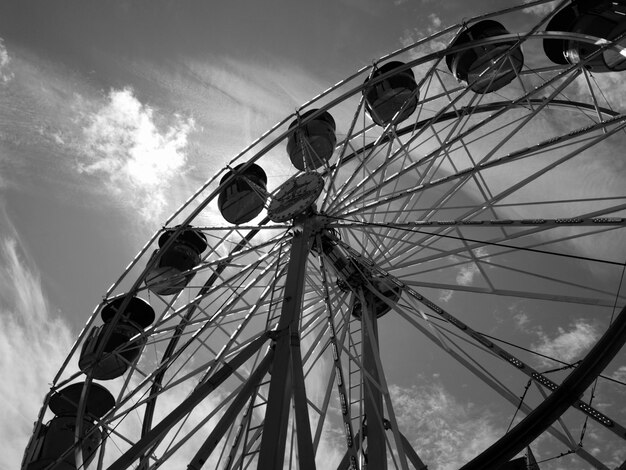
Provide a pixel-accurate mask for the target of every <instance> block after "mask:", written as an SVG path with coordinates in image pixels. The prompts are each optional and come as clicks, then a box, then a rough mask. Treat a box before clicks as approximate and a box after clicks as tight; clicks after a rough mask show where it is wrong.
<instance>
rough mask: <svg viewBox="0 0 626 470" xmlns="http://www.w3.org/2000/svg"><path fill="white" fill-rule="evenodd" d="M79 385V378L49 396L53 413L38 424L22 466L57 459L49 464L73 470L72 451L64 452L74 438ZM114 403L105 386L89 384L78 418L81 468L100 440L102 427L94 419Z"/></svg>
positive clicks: (35, 468) (29, 469) (28, 468)
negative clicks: (81, 416)
mask: <svg viewBox="0 0 626 470" xmlns="http://www.w3.org/2000/svg"><path fill="white" fill-rule="evenodd" d="M83 385H84V384H83V383H82V382H80V383H74V384H72V385H68V386H67V387H65V388H64V389H62V390H59V391H57V392H56V393H54V394H53V395H52V397H50V402H49V408H50V411H52V412H53V413H54V414H55V417H54V418H52V420H50V422H49V423H48V424H45V425H42V426H41V427H40V429H39V431H38V433H37V435H36V436H35V437H33V439H32V440H31V442H30V445H29V448H28V450H27V453H26V458H25V463H26V465H25V467H24V468H25V470H43V469H45V468H48V467H49V466H50V465H51V464H53V463H55V462H56V461H57V460H59V459H61V460H60V462H59V463H58V464H57V465H53V466H52V468H54V469H57V470H76V468H77V462H76V457H75V452H74V451H73V450H70V451H69V452H68V451H67V449H71V448H72V446H73V445H74V443H75V442H76V435H75V432H76V431H75V429H76V417H77V415H78V405H79V403H80V398H81V395H82V392H83ZM114 405H115V399H114V398H113V395H111V393H110V392H109V391H108V390H107V389H106V388H104V387H103V386H101V385H98V384H96V383H92V384H90V385H89V390H88V394H87V397H86V399H85V413H84V415H83V419H82V436H83V437H82V438H81V444H80V449H81V453H82V460H83V466H82V467H81V468H86V467H87V466H88V465H89V463H90V462H91V461H92V460H93V458H94V457H95V455H96V450H97V448H98V446H99V445H100V442H101V441H102V431H101V430H100V428H99V427H98V426H97V425H96V420H99V419H100V418H102V417H103V416H104V415H105V414H106V413H108V412H109V410H111V409H112V408H113V406H114ZM64 454H67V455H64Z"/></svg>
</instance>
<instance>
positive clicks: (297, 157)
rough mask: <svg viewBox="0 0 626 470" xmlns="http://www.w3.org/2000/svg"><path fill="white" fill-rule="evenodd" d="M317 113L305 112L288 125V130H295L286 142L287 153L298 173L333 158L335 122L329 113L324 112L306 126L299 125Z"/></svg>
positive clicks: (315, 167) (314, 110) (312, 168)
mask: <svg viewBox="0 0 626 470" xmlns="http://www.w3.org/2000/svg"><path fill="white" fill-rule="evenodd" d="M317 111H318V110H317V109H312V110H310V111H307V112H306V113H304V114H303V115H302V116H299V117H298V119H296V120H294V121H293V122H292V123H291V124H290V125H289V129H290V130H291V129H294V128H296V130H295V131H294V132H293V134H291V135H290V136H289V139H288V140H287V153H288V154H289V159H290V160H291V163H292V164H293V166H295V167H296V168H297V169H298V170H300V171H305V170H316V169H318V168H320V167H322V166H324V165H325V164H326V162H328V160H330V158H331V157H332V156H333V152H334V151H335V145H336V144H337V137H336V135H335V130H336V126H335V120H334V119H333V117H332V116H331V115H330V113H328V112H326V111H324V112H323V113H322V114H320V115H319V116H317V117H315V118H314V119H313V120H311V121H309V122H307V123H306V124H302V125H301V124H300V123H301V122H302V121H303V120H304V119H306V118H307V117H308V116H310V115H311V114H313V113H315V112H317Z"/></svg>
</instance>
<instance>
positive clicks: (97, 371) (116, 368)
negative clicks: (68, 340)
mask: <svg viewBox="0 0 626 470" xmlns="http://www.w3.org/2000/svg"><path fill="white" fill-rule="evenodd" d="M123 301H124V298H123V297H121V298H119V299H116V300H114V301H112V302H111V303H109V304H108V305H106V306H105V307H104V308H103V309H102V312H101V313H100V316H101V318H102V321H103V322H104V325H102V326H99V327H95V328H93V329H92V330H91V331H90V332H89V336H88V337H87V340H86V341H85V343H84V344H83V349H82V351H81V355H80V359H79V361H78V366H79V368H80V370H81V371H83V372H85V373H88V372H91V376H92V377H93V378H94V379H98V380H111V379H115V378H117V377H121V376H122V375H123V374H124V373H125V372H126V370H127V369H128V367H129V365H130V364H132V363H133V362H134V361H135V360H136V359H137V357H139V354H140V353H141V349H142V348H143V346H144V344H145V343H146V338H145V336H139V335H141V333H142V332H143V330H144V328H146V327H148V326H150V324H152V322H153V321H154V316H155V315H154V310H153V309H152V307H151V306H150V304H148V302H146V301H145V300H143V299H140V298H139V297H133V298H132V299H130V302H129V303H128V305H127V307H126V309H125V310H124V313H123V314H122V317H121V318H120V320H119V321H118V322H117V324H116V325H115V326H112V324H111V321H112V320H113V318H114V317H115V314H116V313H117V311H118V310H119V308H120V307H121V305H122V302H123ZM135 337H136V338H135ZM133 338H135V339H133ZM103 341H106V344H105V345H104V349H103V350H102V354H100V355H98V354H97V353H98V350H99V349H100V347H101V344H102V342H103Z"/></svg>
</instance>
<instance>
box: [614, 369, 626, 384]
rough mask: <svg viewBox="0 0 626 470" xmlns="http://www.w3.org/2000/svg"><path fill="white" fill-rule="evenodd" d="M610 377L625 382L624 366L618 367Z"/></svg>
mask: <svg viewBox="0 0 626 470" xmlns="http://www.w3.org/2000/svg"><path fill="white" fill-rule="evenodd" d="M611 377H612V378H614V379H615V380H619V381H620V382H626V366H620V368H619V369H617V370H616V371H615V372H613V374H612V375H611Z"/></svg>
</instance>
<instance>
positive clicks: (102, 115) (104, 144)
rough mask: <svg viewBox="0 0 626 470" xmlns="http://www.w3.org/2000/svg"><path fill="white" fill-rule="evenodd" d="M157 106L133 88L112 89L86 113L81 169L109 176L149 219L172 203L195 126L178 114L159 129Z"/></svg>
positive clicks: (117, 191)
mask: <svg viewBox="0 0 626 470" xmlns="http://www.w3.org/2000/svg"><path fill="white" fill-rule="evenodd" d="M156 118H157V117H156V116H155V110H154V109H153V108H151V107H150V106H149V105H145V104H142V103H141V102H140V101H139V100H138V99H137V98H136V97H135V95H134V94H133V92H132V90H130V89H128V88H125V89H122V90H111V91H110V92H109V94H108V96H107V100H106V102H105V103H104V105H103V106H102V107H100V108H99V109H97V110H96V111H94V112H92V113H90V114H88V115H87V116H86V126H85V127H84V129H83V133H84V142H83V147H84V155H85V157H84V159H85V161H82V162H79V163H78V166H77V169H78V171H79V172H81V173H86V174H89V175H98V176H104V177H105V178H106V182H107V185H108V187H109V189H110V190H111V192H112V193H113V194H116V195H118V196H119V197H123V198H125V199H127V200H128V201H129V203H130V204H131V205H132V206H134V208H135V209H136V210H137V211H138V212H139V214H141V215H142V216H143V217H144V218H145V219H146V220H149V221H152V220H153V219H155V218H156V217H158V216H159V215H161V212H162V210H163V209H164V208H165V207H166V206H167V198H166V191H167V189H168V187H169V186H170V185H171V184H172V183H173V182H174V181H175V180H176V178H177V177H178V176H180V174H181V172H184V170H185V164H186V162H187V156H186V153H185V148H186V146H187V139H188V136H189V133H190V132H191V131H192V130H193V128H194V121H193V119H191V118H188V119H184V118H182V117H181V116H178V115H174V116H173V117H171V118H170V123H169V124H168V125H166V126H164V128H161V129H160V128H159V127H158V126H157V123H156Z"/></svg>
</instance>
